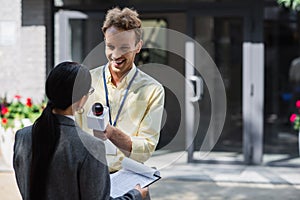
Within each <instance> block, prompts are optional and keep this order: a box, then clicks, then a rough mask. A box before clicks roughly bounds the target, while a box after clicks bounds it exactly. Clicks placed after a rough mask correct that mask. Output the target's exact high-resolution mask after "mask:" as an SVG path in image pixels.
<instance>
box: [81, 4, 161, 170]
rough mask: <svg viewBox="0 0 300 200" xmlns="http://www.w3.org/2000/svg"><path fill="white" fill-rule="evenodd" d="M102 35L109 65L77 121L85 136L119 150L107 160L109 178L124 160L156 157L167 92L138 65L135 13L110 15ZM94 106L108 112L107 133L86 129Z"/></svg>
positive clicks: (97, 72)
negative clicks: (153, 155)
mask: <svg viewBox="0 0 300 200" xmlns="http://www.w3.org/2000/svg"><path fill="white" fill-rule="evenodd" d="M102 31H103V33H104V37H105V54H106V57H107V59H108V63H107V64H106V65H104V66H100V67H98V68H96V69H94V70H92V71H91V74H92V86H93V87H94V88H95V92H94V94H93V96H91V98H90V99H89V101H88V102H87V103H86V106H85V108H84V110H85V112H83V113H82V114H80V115H79V119H78V120H77V121H78V122H79V124H81V125H82V128H83V129H84V130H85V131H87V132H90V133H94V135H95V136H96V137H99V138H102V139H109V140H110V141H111V142H112V143H113V144H114V145H115V146H116V147H117V148H118V150H117V153H116V154H115V155H107V161H108V165H109V169H110V172H114V171H117V170H119V169H120V168H121V161H122V159H123V158H124V157H125V156H126V157H129V158H131V159H133V160H136V161H138V162H145V161H146V160H147V159H148V158H149V157H150V156H151V154H152V153H153V152H154V150H155V147H156V145H157V143H158V140H159V134H160V129H161V119H162V114H163V109H164V89H163V86H162V85H161V84H160V83H158V82H157V81H156V80H155V79H153V78H152V77H150V76H149V75H147V74H145V73H144V72H142V71H141V70H139V69H137V67H136V66H135V64H134V59H135V56H136V54H137V53H139V52H140V50H141V48H142V45H143V42H142V40H141V36H142V30H141V20H140V19H139V18H138V13H137V12H136V11H133V10H131V9H129V8H124V9H122V10H121V9H119V8H114V9H111V10H109V11H108V12H107V15H106V19H105V21H104V23H103V27H102ZM95 102H100V103H102V104H103V105H106V106H108V107H109V109H110V124H109V125H108V126H107V128H106V130H105V131H104V132H99V131H92V130H90V129H88V128H87V123H86V114H87V112H88V111H89V110H90V108H91V107H92V105H93V104H94V103H95Z"/></svg>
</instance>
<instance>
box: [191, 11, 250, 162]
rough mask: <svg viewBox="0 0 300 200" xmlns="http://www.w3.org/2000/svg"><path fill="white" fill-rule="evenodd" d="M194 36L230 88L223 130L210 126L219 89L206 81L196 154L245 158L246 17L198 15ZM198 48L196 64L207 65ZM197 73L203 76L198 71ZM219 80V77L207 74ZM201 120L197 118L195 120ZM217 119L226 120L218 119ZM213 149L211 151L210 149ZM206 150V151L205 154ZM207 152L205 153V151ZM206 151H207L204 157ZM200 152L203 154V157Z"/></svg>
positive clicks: (226, 159)
mask: <svg viewBox="0 0 300 200" xmlns="http://www.w3.org/2000/svg"><path fill="white" fill-rule="evenodd" d="M193 26H194V28H193V37H194V39H195V41H196V42H197V43H199V44H200V45H201V46H202V47H203V48H204V49H205V50H206V51H207V53H208V54H209V56H210V57H211V59H212V60H213V62H214V63H215V65H216V67H217V69H218V71H219V73H220V75H221V78H222V81H223V83H224V87H225V91H226V102H222V103H224V105H225V106H226V118H225V123H224V127H223V129H222V132H221V133H218V131H217V130H214V129H209V126H210V122H211V120H212V119H211V117H212V106H213V102H215V101H216V100H217V101H218V98H219V95H220V94H218V92H214V91H216V89H212V91H209V87H211V88H214V87H217V86H216V85H215V86H212V85H208V83H207V82H206V81H204V85H203V95H202V98H201V99H200V100H199V101H198V102H197V103H198V105H199V110H200V115H199V124H198V131H197V134H196V137H195V140H194V149H195V152H196V151H197V150H199V149H200V154H198V153H197V152H196V153H194V158H196V159H197V158H199V159H201V160H202V161H203V160H208V161H212V160H216V159H217V160H223V161H233V162H236V161H240V162H243V117H242V96H243V95H242V88H243V87H242V85H243V84H242V81H243V80H242V76H243V74H242V62H243V55H242V52H243V51H242V49H243V38H244V36H243V18H242V17H215V16H196V17H195V18H194V24H193ZM197 54H198V52H197V49H196V52H195V64H196V65H197V66H200V67H201V66H202V65H205V63H203V59H202V57H201V56H197ZM195 75H196V76H200V77H201V76H202V74H201V73H199V72H195ZM207 78H208V79H209V80H212V82H211V83H210V84H215V83H216V81H218V80H216V77H215V75H211V76H210V77H207ZM195 123H197V121H195ZM215 123H222V122H221V121H220V122H215ZM208 152H209V153H208ZM201 153H202V154H201ZM203 153H204V154H203ZM203 155H205V156H204V157H203ZM199 156H200V157H199Z"/></svg>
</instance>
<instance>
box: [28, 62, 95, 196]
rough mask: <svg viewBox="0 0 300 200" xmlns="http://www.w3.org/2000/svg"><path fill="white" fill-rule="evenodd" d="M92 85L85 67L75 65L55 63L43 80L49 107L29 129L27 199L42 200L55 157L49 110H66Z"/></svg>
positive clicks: (56, 137) (55, 129) (55, 130)
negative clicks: (30, 147) (30, 158)
mask: <svg viewBox="0 0 300 200" xmlns="http://www.w3.org/2000/svg"><path fill="white" fill-rule="evenodd" d="M90 86H91V75H90V73H89V71H88V69H87V68H85V67H83V66H82V65H80V64H78V63H75V62H63V63H60V64H58V65H57V66H56V67H55V68H54V69H53V70H52V71H51V72H50V73H49V75H48V77H47V80H46V87H45V89H46V95H47V97H48V100H49V101H48V104H47V106H46V108H45V109H44V110H43V112H42V114H41V116H40V117H39V118H38V119H37V120H36V121H35V123H34V124H33V126H32V161H31V168H30V199H31V200H42V199H45V196H44V195H45V191H46V183H47V178H48V177H47V174H48V169H49V166H50V163H51V160H52V157H53V155H54V152H55V149H56V146H57V143H58V140H59V138H60V128H59V125H58V122H57V119H56V117H55V115H54V114H53V113H52V109H54V108H58V109H61V110H66V109H67V108H68V107H69V106H71V105H72V104H73V103H74V102H77V101H78V100H80V99H81V98H82V97H83V96H84V95H86V94H87V93H88V91H89V89H90Z"/></svg>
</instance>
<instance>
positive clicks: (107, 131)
mask: <svg viewBox="0 0 300 200" xmlns="http://www.w3.org/2000/svg"><path fill="white" fill-rule="evenodd" d="M93 132H94V136H95V137H97V138H100V139H102V140H107V139H110V137H111V135H112V134H113V132H114V127H113V126H111V125H110V124H108V125H107V126H106V129H105V131H97V130H93Z"/></svg>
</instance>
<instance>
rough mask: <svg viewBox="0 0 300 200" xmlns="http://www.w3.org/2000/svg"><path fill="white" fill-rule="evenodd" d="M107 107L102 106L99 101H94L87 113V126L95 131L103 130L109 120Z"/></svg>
mask: <svg viewBox="0 0 300 200" xmlns="http://www.w3.org/2000/svg"><path fill="white" fill-rule="evenodd" d="M108 109H109V108H108V107H107V106H103V105H102V104H101V103H99V102H96V103H94V104H93V105H92V107H91V109H90V110H89V112H88V114H87V125H88V128H90V129H93V130H97V131H105V129H106V126H107V125H108V122H109V113H108V112H109V110H108Z"/></svg>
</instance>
